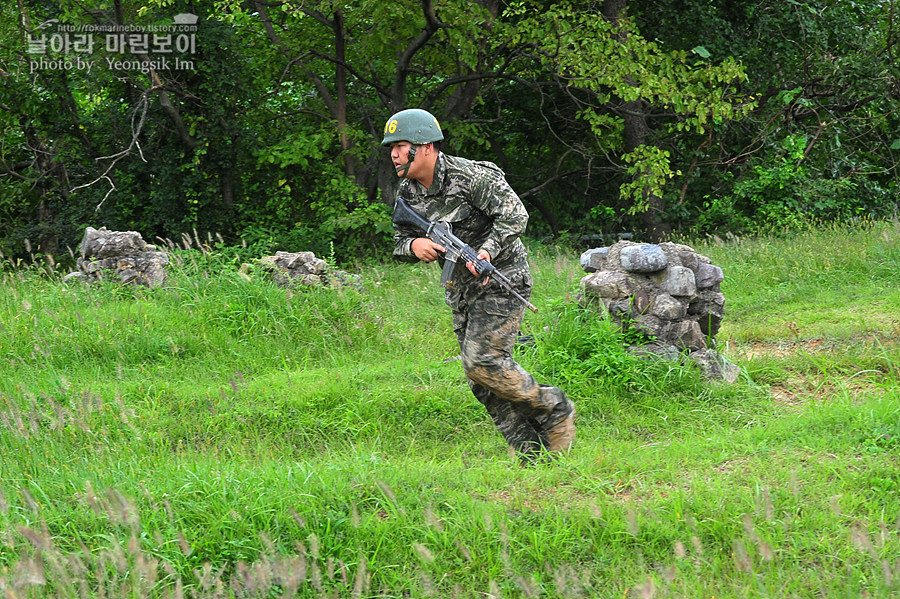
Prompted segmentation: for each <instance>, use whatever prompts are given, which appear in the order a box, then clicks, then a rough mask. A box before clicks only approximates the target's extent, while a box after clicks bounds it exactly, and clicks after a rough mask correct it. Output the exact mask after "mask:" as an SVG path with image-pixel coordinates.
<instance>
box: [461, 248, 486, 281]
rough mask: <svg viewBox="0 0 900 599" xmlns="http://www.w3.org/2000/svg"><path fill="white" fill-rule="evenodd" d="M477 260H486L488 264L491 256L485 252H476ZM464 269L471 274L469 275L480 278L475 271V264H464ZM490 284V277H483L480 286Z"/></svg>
mask: <svg viewBox="0 0 900 599" xmlns="http://www.w3.org/2000/svg"><path fill="white" fill-rule="evenodd" d="M478 259H479V260H487V261H488V262H490V261H491V255H490V254H488V253H487V250H480V251H479V252H478ZM466 268H468V269H469V272H471V273H472V274H473V275H475V276H476V277H480V276H481V275H480V274H479V273H478V271H477V270H475V263H474V262H466ZM490 282H491V278H490V277H485V278H484V283H482V285H487V284H488V283H490Z"/></svg>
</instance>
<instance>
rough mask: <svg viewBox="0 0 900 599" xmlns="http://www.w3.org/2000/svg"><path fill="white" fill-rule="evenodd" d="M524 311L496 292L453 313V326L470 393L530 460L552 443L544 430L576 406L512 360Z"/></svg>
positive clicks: (517, 302)
mask: <svg viewBox="0 0 900 599" xmlns="http://www.w3.org/2000/svg"><path fill="white" fill-rule="evenodd" d="M524 314H525V307H524V305H523V304H522V303H521V302H519V301H518V300H516V299H515V298H512V297H510V296H507V295H506V294H504V293H503V292H502V291H501V290H497V292H493V293H492V292H487V293H484V294H482V295H480V296H478V297H477V298H476V299H475V300H474V301H470V302H469V303H468V305H467V309H466V310H465V311H464V312H454V314H453V325H454V329H455V331H456V336H457V340H458V341H459V346H460V351H461V356H462V364H463V369H464V370H465V373H466V377H467V378H468V380H469V386H470V387H471V389H472V393H473V394H474V395H475V397H476V398H477V399H478V401H480V402H481V403H482V404H483V405H484V406H485V408H486V409H487V411H488V414H490V416H491V418H492V419H493V421H494V424H495V425H496V426H497V429H498V430H499V431H500V432H501V434H502V435H503V437H504V438H505V439H506V441H507V443H509V445H510V446H511V447H512V448H513V449H515V450H516V451H518V452H519V453H520V455H522V457H523V458H524V459H525V460H526V461H528V460H530V459H533V457H534V456H535V455H537V454H538V453H539V452H540V451H541V450H542V449H545V448H549V447H550V445H551V444H550V439H548V434H547V431H548V430H550V429H551V428H552V427H554V426H556V425H557V424H558V423H559V422H561V421H562V420H564V419H566V418H570V417H571V414H572V413H573V410H574V406H573V404H572V403H571V402H570V401H569V400H568V398H566V395H565V393H563V392H562V391H561V390H560V389H558V388H556V387H552V386H550V385H540V384H538V383H537V382H536V381H535V380H534V377H533V376H532V375H531V374H530V373H528V372H527V371H525V370H524V369H523V368H522V367H521V366H519V364H517V363H516V362H515V360H513V358H512V350H513V345H514V344H515V341H516V335H517V334H518V331H519V326H520V325H521V323H522V318H523V316H524Z"/></svg>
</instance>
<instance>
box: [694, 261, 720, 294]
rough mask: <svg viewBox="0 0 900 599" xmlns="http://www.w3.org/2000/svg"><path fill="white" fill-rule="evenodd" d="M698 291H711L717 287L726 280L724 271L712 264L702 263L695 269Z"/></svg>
mask: <svg viewBox="0 0 900 599" xmlns="http://www.w3.org/2000/svg"><path fill="white" fill-rule="evenodd" d="M694 275H695V280H696V283H697V289H709V288H711V287H715V286H716V285H718V284H719V283H721V282H722V281H724V280H725V274H724V273H723V272H722V269H721V268H719V267H718V266H714V265H712V264H706V263H704V262H700V263H699V264H698V265H697V268H696V269H694Z"/></svg>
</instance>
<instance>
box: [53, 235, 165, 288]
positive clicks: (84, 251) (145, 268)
mask: <svg viewBox="0 0 900 599" xmlns="http://www.w3.org/2000/svg"><path fill="white" fill-rule="evenodd" d="M79 250H80V256H79V257H78V259H77V261H76V264H77V267H78V271H77V272H73V273H70V274H69V275H67V276H66V281H72V280H82V281H86V282H93V281H97V280H100V279H104V278H112V279H114V280H117V281H119V282H121V283H129V284H133V285H145V286H147V287H158V286H161V285H163V284H164V283H165V282H166V270H165V267H166V266H167V265H168V264H169V257H168V256H167V255H166V253H165V252H161V251H158V250H157V248H156V246H155V245H152V244H149V243H147V242H145V241H144V239H143V237H141V234H140V233H138V232H136V231H110V230H108V229H106V227H103V228H100V229H95V228H93V227H88V228H87V230H86V231H85V232H84V239H83V240H82V241H81V246H80V247H79Z"/></svg>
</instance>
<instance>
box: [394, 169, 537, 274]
mask: <svg viewBox="0 0 900 599" xmlns="http://www.w3.org/2000/svg"><path fill="white" fill-rule="evenodd" d="M397 193H398V195H399V196H400V197H402V198H403V199H404V200H406V202H407V203H408V204H409V207H410V208H412V209H413V210H414V211H416V212H417V213H418V214H420V215H421V216H423V217H424V218H426V219H428V220H430V221H447V222H449V223H451V225H452V227H453V234H454V235H456V236H457V237H459V238H460V239H462V240H463V241H465V242H466V243H468V244H469V245H470V246H471V247H472V248H474V249H475V250H476V251H478V250H480V249H484V250H487V252H488V253H489V254H490V255H491V263H492V264H493V265H494V266H496V267H497V268H498V269H499V270H500V271H501V272H502V273H503V274H505V275H506V276H507V277H509V278H510V280H513V281H516V279H518V280H519V281H520V282H521V283H522V284H525V285H527V286H530V285H531V274H530V273H529V271H528V261H527V254H526V251H525V246H524V245H523V244H522V240H521V239H519V236H520V235H521V234H522V233H524V231H525V226H526V224H527V223H528V212H527V211H526V210H525V206H524V205H523V204H522V200H520V199H519V196H518V195H516V192H515V191H513V189H512V187H510V186H509V183H507V182H506V178H505V177H504V174H503V171H502V170H500V168H499V167H498V166H497V165H495V164H494V163H492V162H480V161H474V160H467V159H465V158H459V157H456V156H448V155H446V154H444V153H443V152H442V153H441V154H439V155H438V160H437V164H436V165H435V169H434V180H433V182H432V184H431V187H429V188H428V189H425V188H424V187H423V186H422V184H421V183H419V182H418V181H416V180H414V179H404V180H403V181H401V183H400V188H399V190H398V192H397ZM423 236H424V232H422V231H419V230H417V229H415V228H412V227H406V226H397V225H395V226H394V256H396V257H397V258H399V259H401V260H407V261H410V262H411V261H414V260H415V259H416V258H415V255H414V254H413V252H412V249H411V245H412V242H413V240H414V239H416V238H417V237H423ZM475 281H476V279H475V277H473V276H472V274H471V273H470V272H469V271H468V270H466V268H465V265H463V264H458V265H457V268H456V270H455V271H454V274H453V282H454V284H455V285H457V286H459V285H468V284H470V283H473V282H475Z"/></svg>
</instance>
